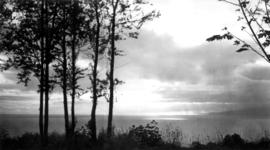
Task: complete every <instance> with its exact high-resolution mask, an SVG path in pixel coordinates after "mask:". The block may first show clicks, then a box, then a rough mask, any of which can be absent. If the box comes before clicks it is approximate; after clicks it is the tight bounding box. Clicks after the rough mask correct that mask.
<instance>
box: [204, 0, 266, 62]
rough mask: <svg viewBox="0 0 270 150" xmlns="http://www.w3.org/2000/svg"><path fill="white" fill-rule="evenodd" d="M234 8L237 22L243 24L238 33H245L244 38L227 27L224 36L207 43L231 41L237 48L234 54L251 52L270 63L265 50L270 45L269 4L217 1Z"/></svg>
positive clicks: (214, 37) (258, 0) (236, 0)
mask: <svg viewBox="0 0 270 150" xmlns="http://www.w3.org/2000/svg"><path fill="white" fill-rule="evenodd" d="M219 1H223V2H226V3H228V4H231V5H233V6H235V7H236V11H237V12H239V16H238V20H237V21H241V22H243V25H242V26H241V29H240V31H243V32H246V33H247V37H249V38H250V40H246V38H240V37H239V36H237V35H235V34H234V33H232V32H230V31H229V30H228V29H227V27H225V28H224V29H223V31H224V32H225V33H224V34H220V35H214V36H212V37H210V38H208V39H207V41H209V42H211V41H215V40H224V39H225V40H233V42H234V43H233V44H234V45H236V46H239V49H237V51H236V52H238V53H240V52H244V51H248V50H251V51H253V52H255V54H257V55H258V56H260V57H262V58H263V59H265V60H266V61H267V62H268V63H269V62H270V56H269V54H268V53H267V50H266V48H267V47H269V45H270V14H269V12H270V10H269V7H270V4H269V0H253V1H250V0H234V1H233V0H231V1H230V0H219Z"/></svg>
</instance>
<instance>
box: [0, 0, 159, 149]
mask: <svg viewBox="0 0 270 150" xmlns="http://www.w3.org/2000/svg"><path fill="white" fill-rule="evenodd" d="M143 6H145V7H147V8H148V9H149V8H150V7H151V5H150V3H148V2H147V1H141V0H140V1H138V0H134V1H129V0H93V1H90V0H89V1H84V0H3V1H1V2H0V21H1V22H0V28H1V32H0V37H1V39H0V47H1V51H0V53H1V56H3V57H5V59H2V60H1V61H2V63H1V69H2V70H8V69H15V70H17V72H18V74H17V76H18V80H19V82H21V83H24V84H25V86H27V85H28V83H29V82H30V81H31V79H33V78H35V79H37V80H38V82H39V83H38V85H37V86H38V92H39V94H40V101H39V102H40V106H39V107H40V108H39V128H40V140H41V143H42V145H43V146H48V144H49V143H48V128H49V100H50V94H51V93H52V92H54V89H56V88H57V87H60V88H61V89H62V94H63V107H64V112H63V113H64V120H65V127H64V128H65V137H66V140H67V141H69V140H70V139H72V138H74V136H75V135H74V134H75V131H74V130H75V126H76V118H75V99H76V97H79V96H80V95H82V94H84V93H86V92H90V93H91V95H92V96H91V98H90V100H92V102H93V103H92V108H91V118H90V121H89V123H88V126H89V129H90V133H91V139H92V140H93V141H97V131H96V130H97V129H96V108H97V104H98V98H100V97H105V99H107V100H108V102H109V114H108V128H107V136H108V137H111V136H112V132H113V131H112V126H113V124H112V121H113V103H114V92H115V86H116V85H118V84H120V83H122V81H120V80H119V79H117V78H115V76H114V73H115V70H114V66H115V59H116V56H121V55H123V51H120V50H118V49H117V44H116V41H118V40H124V39H126V38H129V37H130V38H138V31H139V29H140V28H141V27H142V25H143V24H144V23H145V22H147V21H150V20H152V19H154V18H156V17H158V16H159V13H158V12H157V11H155V10H151V11H150V12H145V10H144V9H143V8H144V7H143ZM148 9H147V10H148ZM83 47H84V48H85V47H87V52H85V51H84V52H80V50H81V49H82V48H83ZM89 56H90V57H89ZM79 57H83V58H89V60H90V65H89V67H87V68H81V67H80V66H78V65H76V62H77V60H78V58H79ZM101 57H103V58H104V60H103V62H101V61H100V59H101ZM101 63H109V64H110V68H109V69H108V68H102V69H103V70H106V71H103V72H101V71H100V70H101V69H98V68H101V67H102V64H101ZM86 72H87V73H86ZM86 77H89V79H90V86H89V89H90V90H89V91H88V89H82V88H81V87H80V85H79V84H78V81H79V80H80V79H81V78H86ZM68 94H70V96H71V107H70V109H69V105H68V104H69V103H68ZM69 110H70V111H69ZM69 112H71V119H70V116H69ZM70 120H71V121H70Z"/></svg>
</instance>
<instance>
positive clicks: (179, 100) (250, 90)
mask: <svg viewBox="0 0 270 150" xmlns="http://www.w3.org/2000/svg"><path fill="white" fill-rule="evenodd" d="M152 2H153V4H154V6H155V8H156V9H158V10H160V12H161V14H162V15H161V17H160V18H159V19H156V20H155V21H153V22H151V23H148V24H147V25H146V26H145V27H144V28H143V29H142V30H141V32H140V33H141V34H140V36H139V39H136V40H131V39H128V40H126V41H122V42H120V43H118V47H120V48H121V49H123V50H125V52H126V56H124V57H122V58H118V60H117V65H116V66H117V69H116V75H117V76H118V77H119V78H120V79H122V80H124V81H125V84H124V85H121V86H120V87H118V88H117V94H116V103H115V110H114V112H115V114H118V115H204V114H209V113H222V112H226V113H225V114H228V115H229V114H230V113H229V112H238V113H242V114H249V115H251V114H252V115H255V116H258V117H259V116H261V117H265V116H267V115H269V114H270V112H269V110H270V109H269V108H270V105H269V104H270V103H269V102H270V82H269V80H270V65H268V64H267V63H266V62H264V60H262V59H261V58H259V57H257V56H256V55H254V54H253V53H251V52H245V53H241V54H238V53H235V50H236V47H233V46H232V44H231V43H229V42H225V41H224V42H216V43H207V42H206V41H205V39H206V38H208V37H210V36H211V35H213V34H218V33H221V29H222V28H223V27H225V26H227V27H229V29H231V30H232V31H234V32H236V34H238V29H239V28H238V27H239V25H238V23H237V22H236V20H237V13H236V12H235V11H234V9H235V8H234V7H232V6H230V5H227V4H225V3H222V2H219V1H218V0H152ZM239 34H241V33H239ZM79 64H80V65H87V62H86V61H85V60H80V62H79ZM16 82H17V80H16V74H15V73H14V72H13V71H7V72H4V73H1V74H0V90H1V92H0V113H6V114H9V113H16V114H23V113H26V114H37V113H38V106H39V100H38V94H37V93H36V90H37V87H36V83H35V81H34V80H33V82H32V83H31V84H30V86H29V87H27V88H25V87H23V86H22V85H18V84H16ZM84 83H87V81H86V82H84ZM50 104H51V105H50V113H53V114H62V113H63V105H62V95H61V93H60V94H59V93H58V94H57V93H54V94H52V95H51V100H50ZM76 108H77V109H76V111H77V113H78V114H89V113H90V110H91V100H90V98H89V94H86V95H84V96H82V97H81V99H80V100H78V101H77V102H76ZM107 110H108V104H107V103H106V102H105V101H103V100H101V101H100V102H99V105H98V110H97V111H98V114H107Z"/></svg>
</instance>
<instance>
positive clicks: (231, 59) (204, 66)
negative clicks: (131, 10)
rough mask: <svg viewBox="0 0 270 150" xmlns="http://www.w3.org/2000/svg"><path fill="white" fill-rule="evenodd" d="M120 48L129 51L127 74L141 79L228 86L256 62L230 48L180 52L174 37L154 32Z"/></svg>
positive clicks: (204, 47) (206, 47) (205, 47)
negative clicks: (241, 69)
mask: <svg viewBox="0 0 270 150" xmlns="http://www.w3.org/2000/svg"><path fill="white" fill-rule="evenodd" d="M121 47H122V48H123V49H126V50H127V57H126V58H125V59H126V60H129V64H128V65H127V66H128V67H126V68H128V69H126V71H127V72H128V71H134V74H137V75H139V76H140V77H142V78H156V79H158V80H162V81H171V82H175V81H181V82H188V83H193V84H196V83H200V82H202V81H207V82H208V84H224V83H228V82H229V81H233V80H234V78H235V75H234V73H235V72H234V71H235V69H236V68H238V67H241V65H244V64H245V63H247V62H254V61H255V60H256V59H257V57H254V55H252V54H250V53H245V54H243V55H239V54H237V53H235V49H236V48H235V47H233V46H231V45H229V44H205V45H201V46H198V47H194V48H179V47H178V46H177V45H176V44H175V43H174V41H173V39H172V38H171V37H169V36H157V35H155V34H154V33H153V32H143V33H142V36H141V38H139V39H138V40H129V41H127V42H125V43H124V44H122V45H121ZM124 61H125V60H124ZM132 69H133V70H132ZM135 71H136V72H135Z"/></svg>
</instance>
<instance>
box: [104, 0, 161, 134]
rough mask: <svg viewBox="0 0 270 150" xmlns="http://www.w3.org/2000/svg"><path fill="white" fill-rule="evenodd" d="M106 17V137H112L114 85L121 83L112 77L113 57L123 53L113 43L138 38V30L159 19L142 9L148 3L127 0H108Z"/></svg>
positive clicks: (152, 13) (151, 12)
mask: <svg viewBox="0 0 270 150" xmlns="http://www.w3.org/2000/svg"><path fill="white" fill-rule="evenodd" d="M107 4H108V7H109V9H108V16H109V19H110V21H109V22H110V24H109V27H108V29H109V41H110V48H109V51H108V55H109V62H110V70H109V73H108V80H109V98H108V101H109V115H108V127H107V135H108V137H111V135H112V120H113V104H114V90H115V85H117V84H121V83H122V81H120V80H118V79H116V78H115V77H114V72H115V56H121V55H123V51H121V50H117V49H116V46H115V42H116V41H118V40H124V39H125V37H131V38H138V35H139V33H138V30H139V29H140V28H141V27H142V26H143V24H144V23H145V22H147V21H150V20H153V19H154V18H156V17H159V15H160V14H159V12H157V11H155V10H151V11H149V12H145V10H144V9H143V8H144V6H145V7H149V4H150V3H149V2H146V1H143V0H135V1H133V2H130V1H128V0H108V3H107Z"/></svg>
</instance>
